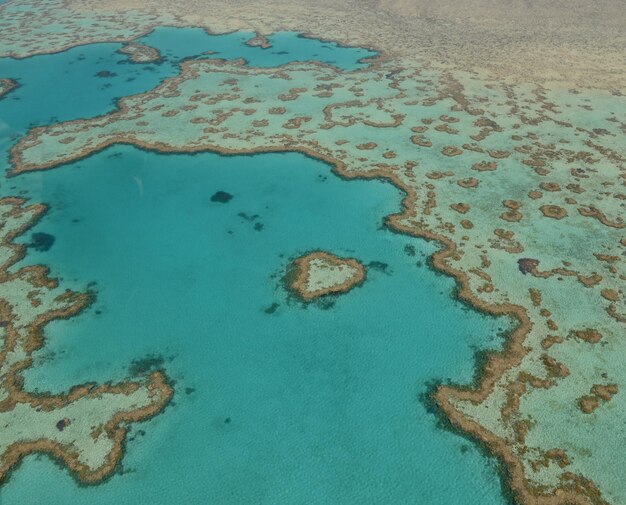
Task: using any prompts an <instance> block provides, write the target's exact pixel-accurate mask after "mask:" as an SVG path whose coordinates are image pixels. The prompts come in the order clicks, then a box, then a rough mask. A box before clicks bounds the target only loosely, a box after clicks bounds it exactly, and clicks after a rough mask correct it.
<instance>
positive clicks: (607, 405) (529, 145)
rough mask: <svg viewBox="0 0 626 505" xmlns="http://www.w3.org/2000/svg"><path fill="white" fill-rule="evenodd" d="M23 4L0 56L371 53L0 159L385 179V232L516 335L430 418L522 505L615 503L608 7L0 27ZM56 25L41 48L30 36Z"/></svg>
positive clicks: (182, 90)
mask: <svg viewBox="0 0 626 505" xmlns="http://www.w3.org/2000/svg"><path fill="white" fill-rule="evenodd" d="M18 4H20V2H13V1H10V2H9V3H8V4H6V6H5V7H4V8H3V9H4V11H3V17H2V18H1V19H2V20H1V21H0V46H1V47H6V48H7V49H6V51H5V54H11V55H13V56H16V57H24V56H28V55H29V54H35V53H40V52H49V51H56V50H60V49H62V48H65V47H69V46H72V45H76V44H80V43H88V42H94V41H97V40H111V39H115V40H123V41H128V40H130V39H132V38H133V37H137V36H139V35H141V34H143V33H145V32H147V31H149V30H150V29H151V28H152V27H153V26H154V25H155V24H174V25H190V24H194V25H200V26H205V27H208V28H211V29H214V30H215V31H223V30H226V29H235V28H249V29H250V28H251V29H253V30H254V31H256V32H258V33H259V35H262V34H267V33H269V32H271V31H273V30H275V29H278V28H283V29H294V30H299V31H304V32H309V33H312V34H314V35H317V36H321V37H328V38H333V39H336V40H338V41H341V42H344V43H348V44H359V45H363V46H371V47H375V48H377V49H380V50H382V56H381V57H380V58H379V59H377V60H375V61H373V62H371V65H370V66H369V67H368V68H366V69H363V70H359V71H354V72H342V71H339V70H337V69H335V68H332V67H328V66H324V65H320V64H315V63H308V64H307V63H294V64H290V65H285V66H283V67H280V68H274V69H253V68H249V67H247V66H246V65H245V63H244V62H241V61H240V62H230V63H227V62H224V61H220V60H204V61H201V60H198V61H187V62H184V63H183V64H182V65H181V73H180V75H179V76H177V77H175V78H172V79H169V80H167V81H166V82H164V83H163V84H162V85H160V86H158V87H157V88H155V89H154V90H151V91H149V92H147V93H145V94H142V95H137V96H134V97H128V98H125V99H122V100H120V101H119V103H118V110H116V111H115V112H112V113H110V114H107V115H104V116H101V117H97V118H93V119H87V120H82V121H72V122H66V123H61V124H56V125H51V126H49V127H43V128H35V129H33V130H31V131H30V133H29V135H28V136H26V137H25V138H22V139H21V140H20V141H19V142H18V143H17V144H16V145H15V146H14V147H13V149H12V154H11V162H12V165H13V166H12V175H18V174H20V173H22V172H25V171H31V170H42V169H49V168H52V167H56V166H58V165H61V164H63V163H68V162H71V161H73V160H76V159H80V158H82V157H86V156H89V155H91V154H93V153H95V152H97V151H99V150H102V149H105V148H106V147H108V146H110V145H113V144H119V143H123V144H130V145H135V146H138V147H141V148H145V149H152V150H155V151H160V152H199V151H215V152H221V153H229V154H235V153H256V152H268V151H299V152H302V153H306V154H307V155H309V156H312V157H315V158H317V159H320V160H324V161H326V162H328V163H329V164H330V165H332V166H333V167H334V171H335V173H336V174H337V175H339V176H341V177H345V178H376V179H385V180H387V181H390V182H391V183H393V184H394V185H396V186H397V187H398V188H400V189H401V190H403V191H404V193H405V197H404V199H403V202H402V210H401V212H398V213H397V214H394V215H391V216H388V218H387V221H386V222H387V225H388V226H389V227H390V228H391V229H393V230H395V231H397V232H399V233H406V234H409V235H413V236H417V237H423V238H426V239H429V240H437V241H438V242H439V243H440V244H441V245H442V248H441V250H440V251H439V252H437V253H436V254H435V255H434V257H433V261H432V264H433V266H434V267H435V268H436V269H438V270H440V271H442V272H445V273H447V274H449V275H451V276H453V277H454V278H455V279H457V281H458V297H459V298H460V299H461V300H463V301H467V302H469V303H470V304H472V305H473V306H474V307H476V308H478V309H480V310H483V311H485V312H487V313H491V314H507V315H509V316H511V317H512V318H514V319H515V320H516V321H517V322H518V325H517V327H516V329H515V330H514V331H513V332H512V333H511V335H510V336H509V338H508V339H507V341H506V344H505V348H504V350H503V352H501V353H494V354H492V355H490V356H489V357H488V359H487V360H486V362H485V364H484V366H483V368H482V369H481V370H480V372H481V374H480V380H478V382H477V383H476V384H474V385H472V386H468V387H453V386H450V385H447V386H441V387H439V388H438V389H437V391H436V392H435V394H434V396H435V399H436V401H437V404H438V405H439V407H440V408H441V410H442V411H443V412H444V413H445V414H446V416H447V417H448V419H449V420H450V422H451V423H452V424H453V425H454V426H455V427H456V428H457V429H459V430H460V431H463V432H464V433H466V434H469V435H471V436H472V437H474V438H475V439H477V440H479V441H481V442H482V443H483V444H484V445H485V446H486V447H487V448H488V450H489V451H491V452H492V453H493V454H496V455H497V456H498V457H499V458H500V459H501V460H502V461H503V462H504V463H505V467H506V469H507V477H506V479H507V483H508V485H509V486H510V487H511V489H512V491H513V494H514V496H515V497H516V499H517V500H518V501H519V502H520V503H523V504H525V505H530V504H542V505H543V504H546V505H550V504H561V505H564V504H597V503H606V502H610V503H615V504H620V503H626V487H625V486H624V485H623V475H622V469H623V468H624V465H625V464H626V462H625V461H624V456H623V454H621V451H619V450H617V449H616V448H620V447H622V446H623V445H624V435H623V427H622V419H624V418H625V417H626V401H625V400H624V399H623V393H622V391H623V389H624V385H625V383H626V372H625V371H624V367H623V363H624V361H625V360H626V346H624V345H623V342H622V340H623V337H624V335H625V329H626V326H625V323H626V301H625V295H626V293H625V289H624V281H625V280H626V269H625V267H624V257H625V254H626V235H625V233H626V222H625V221H624V215H625V209H626V190H625V185H626V169H625V162H626V159H625V158H626V154H625V153H624V146H625V144H626V143H625V142H624V139H625V134H626V124H625V123H624V118H625V117H626V104H625V101H624V99H623V98H622V96H621V91H620V90H623V88H624V83H625V82H626V79H624V68H626V65H625V62H624V58H625V54H624V52H623V51H622V48H623V47H624V37H625V36H624V32H623V30H622V27H623V26H625V25H626V23H625V20H624V16H625V13H626V10H624V9H623V8H621V7H622V5H621V4H620V2H611V1H603V2H598V3H595V4H592V3H588V2H582V1H577V0H575V1H574V2H568V3H567V4H565V3H564V2H547V1H542V2H524V3H523V4H521V3H520V4H519V5H518V4H514V5H512V4H510V3H504V2H495V1H494V2H490V1H488V0H480V1H478V2H472V4H471V6H470V4H469V2H454V3H452V2H438V3H437V4H436V5H434V4H433V5H431V4H432V2H429V3H428V4H427V3H426V2H422V1H421V0H416V1H415V2H408V1H407V2H404V1H402V0H396V1H392V0H385V1H383V0H381V1H379V2H375V1H374V0H367V1H363V2H358V5H357V3H356V2H351V1H346V2H344V3H341V4H339V3H337V2H333V3H332V5H331V3H330V2H327V1H326V0H320V1H319V2H316V3H315V5H307V6H306V8H303V6H302V4H301V2H300V1H299V0H294V1H289V2H287V1H284V2H283V1H282V0H281V1H274V2H272V8H268V7H267V5H265V6H264V7H263V8H260V7H259V5H258V4H256V3H255V2H252V1H241V2H236V3H234V2H233V3H231V2H219V1H218V2H215V5H213V6H212V9H211V12H206V9H203V8H202V7H201V6H200V5H199V4H196V3H195V2H186V3H184V4H183V5H178V4H177V5H175V9H176V12H175V13H172V10H171V9H173V7H171V6H168V5H165V3H164V2H163V3H162V2H161V1H160V0H153V1H148V2H144V1H142V2H139V1H138V0H137V1H135V0H131V1H125V2H123V5H122V2H117V1H114V2H107V3H106V5H105V4H104V3H101V2H99V1H93V0H92V1H88V2H80V4H79V3H78V2H75V1H74V0H68V1H67V2H65V3H64V4H63V5H64V6H65V7H60V2H58V1H54V0H48V1H45V2H41V3H37V4H33V5H32V6H31V7H32V8H33V9H39V10H40V11H41V12H42V15H41V16H40V17H38V18H37V20H41V21H36V23H39V22H40V23H41V26H36V23H35V24H33V23H31V22H30V20H27V19H26V18H25V17H24V16H22V15H21V14H20V13H19V11H15V12H13V13H11V12H9V14H8V15H6V14H7V9H10V8H11V7H12V6H15V5H18ZM122 11H123V12H122ZM277 13H280V15H278V14H277ZM59 19H61V20H62V23H63V24H64V27H63V28H62V29H59V30H55V33H53V34H50V37H49V38H48V39H46V42H45V44H44V43H43V42H42V41H41V39H42V37H41V36H40V32H39V31H38V30H45V25H46V23H50V22H52V21H54V22H55V23H58V22H60V21H59ZM94 19H96V20H97V26H96V28H95V29H94V30H89V31H85V30H77V29H76V28H77V27H78V26H81V23H89V22H93V20H94ZM262 40H263V39H262V38H259V39H257V41H255V42H253V44H258V43H260V44H262ZM550 81H558V83H559V86H553V85H548V84H547V83H549V82H550ZM580 86H586V87H587V89H585V88H582V87H580ZM588 88H595V89H594V90H590V89H588ZM70 426H71V425H70Z"/></svg>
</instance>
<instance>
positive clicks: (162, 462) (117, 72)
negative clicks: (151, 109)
mask: <svg viewBox="0 0 626 505" xmlns="http://www.w3.org/2000/svg"><path fill="white" fill-rule="evenodd" d="M250 36H251V35H250V34H242V33H233V34H228V35H222V36H212V35H208V34H207V33H206V32H205V31H203V30H199V29H184V30H183V29H174V28H161V29H157V30H156V31H154V32H153V33H151V34H149V35H148V36H146V37H144V39H142V40H141V41H145V42H146V43H148V44H150V45H152V46H154V47H157V48H158V49H160V50H161V52H162V54H163V55H164V56H165V60H164V61H163V62H161V63H159V64H149V65H143V64H133V63H129V62H128V61H127V57H126V56H124V55H122V54H118V53H116V51H117V50H118V49H119V48H120V47H121V46H120V44H93V45H89V46H83V47H77V48H74V49H71V50H69V51H65V52H62V53H59V54H54V55H45V56H36V57H32V58H27V59H24V60H12V59H4V60H0V76H1V77H12V78H15V79H17V80H18V82H19V83H20V87H19V88H18V89H16V90H14V91H12V92H11V93H10V94H9V95H7V96H6V98H4V99H3V100H0V150H1V151H2V153H1V154H0V156H1V159H0V165H1V166H0V168H2V170H3V171H4V170H6V169H7V168H8V149H9V148H10V146H11V145H12V144H13V143H14V142H15V140H16V138H18V137H19V136H21V135H24V134H25V132H26V131H27V129H28V128H29V127H30V126H33V125H43V124H48V123H50V122H53V121H61V120H67V119H74V118H81V117H90V116H94V115H97V114H102V113H105V112H107V111H109V110H111V109H112V108H114V107H115V101H114V100H115V98H118V97H121V96H125V95H129V94H134V93H140V92H143V91H146V90H148V89H150V88H152V87H154V86H155V85H157V84H158V83H159V82H161V81H162V80H163V79H164V78H166V77H169V76H172V75H175V74H176V73H177V68H178V64H179V63H180V61H181V60H182V59H184V58H189V57H197V56H201V55H202V53H204V52H206V51H215V52H217V54H213V55H211V57H224V58H240V57H242V58H245V59H246V61H247V64H249V65H255V66H274V65H280V64H283V63H286V62H288V61H294V60H298V61H304V60H320V61H324V62H327V63H330V64H333V65H336V66H338V67H340V68H342V69H344V70H347V71H349V70H353V69H356V68H359V67H360V66H361V65H364V64H365V63H362V62H360V60H361V59H362V58H365V57H371V56H372V55H373V53H371V52H369V51H366V50H361V49H355V48H344V47H339V46H336V45H334V44H330V43H325V42H320V41H317V40H312V39H306V38H302V37H298V36H297V34H294V33H282V34H276V35H274V36H273V37H271V39H270V40H271V42H272V44H273V46H272V48H270V49H260V48H251V47H248V46H246V45H245V44H244V42H245V40H246V39H248V38H249V37H250ZM99 75H100V76H99ZM103 75H104V77H102V76H103ZM217 191H225V192H227V193H229V194H231V195H232V199H231V200H230V201H229V202H227V203H221V202H214V201H212V200H211V196H212V195H213V194H214V193H215V192H217ZM0 194H1V195H2V196H9V195H11V196H24V197H27V198H29V199H30V200H31V201H32V202H45V203H46V204H48V205H49V207H50V210H49V212H48V214H47V215H46V216H45V217H44V218H43V219H42V220H41V221H40V222H39V223H38V224H37V225H36V227H35V228H33V229H32V230H30V231H29V232H28V233H27V234H26V235H25V236H24V237H21V238H20V241H21V242H24V243H29V242H30V241H31V237H30V234H31V233H33V232H40V233H47V234H50V235H52V236H53V237H54V239H55V240H54V242H53V243H52V245H51V247H49V249H47V250H36V249H34V248H29V253H28V255H27V257H26V258H25V260H23V261H22V263H21V265H24V264H39V263H42V264H46V265H48V266H49V267H50V268H51V272H52V275H53V276H57V277H59V278H60V280H61V283H62V285H63V286H65V287H68V288H72V289H77V290H85V289H87V288H88V287H91V288H93V289H94V290H95V292H96V293H97V300H96V302H95V303H94V304H93V305H92V306H91V307H90V308H89V309H88V310H86V311H85V312H84V313H82V314H81V315H79V316H77V317H75V318H73V319H70V320H66V321H56V322H54V323H52V324H50V325H49V326H48V327H47V328H46V331H45V337H46V344H45V346H44V347H43V348H42V349H41V350H40V351H39V352H37V353H36V355H35V364H34V366H33V367H31V368H30V369H29V370H27V371H26V372H25V374H24V377H25V387H26V388H27V389H29V390H33V391H39V392H43V391H53V392H61V391H66V390H67V389H68V388H70V387H71V386H72V385H75V384H78V383H83V382H87V381H97V382H106V381H121V380H123V379H125V378H127V377H129V376H130V375H131V374H133V373H141V372H142V371H143V372H145V370H146V369H148V368H149V367H150V366H156V367H159V368H163V369H164V370H165V371H166V373H167V375H168V376H169V377H170V378H171V379H172V380H173V381H174V382H175V385H174V387H175V396H174V399H173V401H172V403H171V404H170V405H169V406H168V407H167V408H166V409H165V410H164V411H163V412H162V413H161V414H160V415H158V416H156V417H155V418H153V419H151V420H150V421H148V422H144V423H139V424H134V425H132V427H131V430H130V433H129V438H128V440H127V444H126V454H125V457H124V459H123V461H122V464H121V465H120V467H119V471H118V472H117V473H116V474H114V475H113V476H112V478H111V479H109V480H108V481H106V482H104V483H102V484H100V485H97V486H80V485H78V484H77V483H76V482H75V481H74V480H73V479H72V477H71V476H70V474H69V473H68V472H67V471H66V470H65V469H62V468H59V467H57V466H56V465H55V464H54V463H53V462H52V461H51V460H50V459H49V458H48V457H45V456H40V457H37V456H29V457H28V458H26V460H25V461H24V462H23V464H22V465H21V466H20V467H19V468H18V469H17V470H16V471H15V472H14V473H13V474H12V475H11V477H10V479H9V480H8V481H7V482H6V483H5V484H4V485H3V486H2V487H1V488H0V503H1V504H2V505H24V504H28V505H30V504H47V505H56V504H58V505H61V504H62V505H77V504H90V505H98V504H143V503H145V504H171V503H185V504H246V505H247V504H262V505H266V504H267V505H282V504H289V505H291V504H302V505H305V504H306V505H312V504H324V505H327V504H341V505H351V504H355V505H357V504H358V505H364V504H394V505H396V504H429V505H450V504H455V505H456V504H458V505H462V504H467V505H503V504H504V503H506V500H505V498H504V497H503V496H502V492H501V485H500V480H499V477H498V472H497V467H496V463H495V462H494V460H492V459H489V458H487V457H486V456H485V455H484V454H483V453H482V452H481V451H480V450H479V449H478V448H477V447H475V446H474V445H473V444H471V443H470V442H468V441H466V440H465V439H463V438H462V437H460V436H458V435H456V434H454V433H452V432H450V431H448V430H447V429H445V428H444V427H442V426H441V423H440V421H439V419H438V417H437V415H436V414H434V413H433V412H431V411H430V409H429V407H428V402H426V401H424V399H423V397H424V395H425V394H426V393H427V392H428V391H429V388H430V386H431V385H432V384H433V383H436V382H439V381H454V382H461V383H466V382H470V381H471V380H472V377H473V374H474V363H475V360H474V355H475V353H476V351H478V350H482V349H488V348H497V347H499V346H500V345H501V336H500V335H501V334H502V332H503V331H505V330H506V329H507V328H508V322H507V321H506V320H502V319H493V318H490V317H487V316H485V315H482V314H480V313H478V312H476V311H474V310H471V309H469V308H468V307H466V306H464V305H463V304H461V303H460V302H459V301H457V300H456V299H455V297H454V281H453V280H452V279H450V278H448V277H445V276H442V275H438V274H437V273H435V272H434V271H432V270H431V269H430V268H429V267H428V266H427V258H428V256H429V255H430V254H431V253H432V252H433V251H434V250H435V249H436V244H430V243H427V242H425V241H422V240H418V239H413V238H410V237H406V236H402V235H398V234H394V233H392V232H391V231H389V230H388V229H386V228H385V227H384V226H383V225H382V224H383V219H384V216H386V215H387V214H390V213H393V212H396V211H397V210H398V209H399V205H400V199H401V196H402V195H401V194H400V193H399V192H398V191H397V190H396V189H395V188H394V187H393V186H391V185H389V184H385V183H383V182H379V181H344V180H342V179H340V178H338V177H336V176H335V175H333V174H332V172H331V171H330V168H329V167H328V166H327V165H325V164H323V163H321V162H319V161H316V160H312V159H309V158H307V157H305V156H303V155H301V154H295V153H285V154H263V155H255V156H231V157H224V156H220V155H217V154H212V153H205V154H198V155H193V156H192V155H163V154H156V153H150V152H144V151H141V150H138V149H135V148H131V147H128V146H117V147H113V148H110V149H108V150H105V151H103V152H101V153H99V154H97V155H95V156H92V157H90V158H87V159H84V160H82V161H79V162H76V163H73V164H71V165H66V166H62V167H59V168H56V169H54V170H50V171H45V172H39V173H31V174H25V175H21V176H19V177H16V178H12V179H6V178H3V179H2V181H1V182H0ZM313 249H323V250H327V251H329V252H332V253H335V254H338V255H342V256H352V257H355V258H357V259H359V260H360V261H362V262H363V263H365V264H366V265H368V275H367V280H366V282H365V283H364V284H363V285H362V286H360V287H359V288H356V289H354V290H352V291H351V292H349V293H348V294H345V295H342V296H339V297H337V298H331V299H328V300H326V301H325V302H324V303H317V304H315V303H314V304H309V305H303V304H300V303H298V302H297V301H295V300H293V299H291V298H290V297H289V295H288V294H287V293H286V291H285V290H284V288H283V286H282V283H281V278H282V275H283V274H284V272H285V269H286V267H287V265H288V264H289V262H290V261H291V259H293V258H294V257H296V256H298V255H301V254H303V253H305V252H307V251H310V250H313Z"/></svg>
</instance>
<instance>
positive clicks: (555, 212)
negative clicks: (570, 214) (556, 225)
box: [539, 205, 567, 219]
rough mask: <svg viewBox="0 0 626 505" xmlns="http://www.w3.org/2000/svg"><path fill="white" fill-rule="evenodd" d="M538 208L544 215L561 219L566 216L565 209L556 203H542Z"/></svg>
mask: <svg viewBox="0 0 626 505" xmlns="http://www.w3.org/2000/svg"><path fill="white" fill-rule="evenodd" d="M539 210H540V211H541V213H542V214H543V215H544V216H545V217H550V218H552V219H563V218H564V217H566V216H567V211H566V210H565V209H564V208H563V207H559V206H558V205H542V206H541V207H539Z"/></svg>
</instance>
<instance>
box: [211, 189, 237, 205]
mask: <svg viewBox="0 0 626 505" xmlns="http://www.w3.org/2000/svg"><path fill="white" fill-rule="evenodd" d="M232 198H233V195H231V194H230V193H226V191H218V192H217V193H214V194H213V196H212V197H211V201H212V202H219V203H228V202H230V201H231V200H232Z"/></svg>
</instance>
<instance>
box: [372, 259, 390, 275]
mask: <svg viewBox="0 0 626 505" xmlns="http://www.w3.org/2000/svg"><path fill="white" fill-rule="evenodd" d="M367 267H368V268H371V269H372V270H378V271H379V272H383V273H387V268H388V267H389V265H388V264H387V263H383V262H382V261H370V262H369V263H368V264H367Z"/></svg>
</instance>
